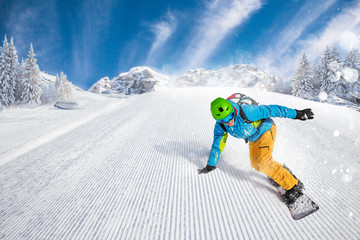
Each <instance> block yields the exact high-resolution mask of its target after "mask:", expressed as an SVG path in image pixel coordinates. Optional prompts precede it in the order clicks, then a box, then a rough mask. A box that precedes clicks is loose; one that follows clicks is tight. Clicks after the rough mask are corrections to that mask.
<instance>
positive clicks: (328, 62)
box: [317, 46, 341, 95]
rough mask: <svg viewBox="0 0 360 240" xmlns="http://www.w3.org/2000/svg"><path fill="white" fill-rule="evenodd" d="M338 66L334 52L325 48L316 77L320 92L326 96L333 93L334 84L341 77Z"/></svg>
mask: <svg viewBox="0 0 360 240" xmlns="http://www.w3.org/2000/svg"><path fill="white" fill-rule="evenodd" d="M339 66H340V65H339V62H338V61H337V57H336V54H335V53H334V50H333V49H332V50H330V49H329V47H328V46H326V48H325V50H324V52H323V54H322V55H321V58H320V61H319V64H318V68H317V76H318V77H319V78H320V91H322V92H325V93H327V94H328V95H329V94H331V93H333V92H334V88H335V86H336V85H335V84H334V83H335V82H336V81H338V80H339V79H340V76H341V72H339ZM339 74H340V75H339Z"/></svg>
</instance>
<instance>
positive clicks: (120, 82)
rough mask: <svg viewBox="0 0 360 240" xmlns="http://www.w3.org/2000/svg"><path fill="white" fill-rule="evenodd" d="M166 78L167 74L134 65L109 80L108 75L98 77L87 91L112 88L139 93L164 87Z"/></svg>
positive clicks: (96, 91)
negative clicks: (127, 70)
mask: <svg viewBox="0 0 360 240" xmlns="http://www.w3.org/2000/svg"><path fill="white" fill-rule="evenodd" d="M168 80H169V77H168V76H165V75H162V74H160V73H157V72H156V71H154V70H152V69H151V68H149V67H134V68H131V69H130V71H129V72H126V73H121V74H120V75H119V76H117V77H115V78H114V79H112V80H111V81H110V80H109V78H108V77H105V78H102V79H100V80H99V81H98V82H96V83H95V84H94V85H93V86H92V87H91V88H90V89H89V91H90V92H94V93H104V92H108V91H111V90H113V91H116V92H118V93H124V94H126V95H130V94H141V93H146V92H151V91H153V90H156V89H159V88H162V87H164V86H165V84H166V83H167V82H168Z"/></svg>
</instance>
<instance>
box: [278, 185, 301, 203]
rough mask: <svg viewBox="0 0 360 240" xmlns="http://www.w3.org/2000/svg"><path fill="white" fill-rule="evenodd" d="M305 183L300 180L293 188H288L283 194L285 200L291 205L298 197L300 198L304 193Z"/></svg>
mask: <svg viewBox="0 0 360 240" xmlns="http://www.w3.org/2000/svg"><path fill="white" fill-rule="evenodd" d="M303 191H304V184H303V183H302V182H301V181H300V180H299V182H298V184H296V185H295V186H294V187H293V188H292V189H290V190H287V191H286V192H285V194H284V195H283V200H284V202H285V203H286V204H287V205H289V204H293V203H294V202H295V201H296V199H298V198H299V197H300V196H301V195H303Z"/></svg>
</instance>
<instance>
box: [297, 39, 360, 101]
mask: <svg viewBox="0 0 360 240" xmlns="http://www.w3.org/2000/svg"><path fill="white" fill-rule="evenodd" d="M359 75H360V58H359V50H358V49H352V50H350V51H349V52H348V53H347V55H346V57H345V60H344V61H343V62H342V61H341V59H340V54H339V51H338V50H337V48H336V46H335V45H333V46H332V47H329V46H327V47H326V48H325V50H324V51H323V53H322V55H321V58H320V60H319V62H318V64H317V66H315V64H312V63H311V62H310V61H309V59H308V57H307V56H306V54H305V53H303V55H302V57H301V58H300V60H299V64H298V66H297V68H296V70H295V72H294V75H293V78H292V83H291V86H292V94H293V95H294V96H297V97H301V98H305V99H309V100H315V101H331V100H332V99H334V98H340V99H343V100H347V101H350V102H352V103H355V104H360V78H359Z"/></svg>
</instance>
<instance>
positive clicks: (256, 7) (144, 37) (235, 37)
mask: <svg viewBox="0 0 360 240" xmlns="http://www.w3.org/2000/svg"><path fill="white" fill-rule="evenodd" d="M5 34H6V35H7V36H8V38H10V37H11V36H13V37H14V40H15V46H16V48H17V50H18V55H19V59H21V58H25V57H26V55H27V51H28V49H29V46H30V43H33V46H34V50H35V53H36V54H37V59H38V64H39V66H40V69H41V70H43V71H46V72H48V73H49V74H52V75H56V73H58V72H60V71H64V72H65V73H66V74H67V76H68V79H69V80H70V81H72V82H73V83H74V84H75V85H77V86H79V87H82V88H84V89H88V88H89V87H90V86H91V85H92V84H93V83H95V82H96V81H97V80H99V79H100V78H102V77H104V76H109V77H110V78H113V77H115V76H117V75H118V74H119V73H121V72H127V71H128V70H129V69H130V68H131V67H134V66H144V65H145V66H149V67H152V68H153V69H155V70H157V71H158V72H161V73H164V74H169V75H180V74H182V73H184V72H186V71H187V70H189V69H194V68H199V67H202V68H205V69H218V68H220V67H225V66H229V65H231V64H238V63H244V64H251V65H253V66H255V67H257V68H259V69H261V70H264V71H266V72H269V73H273V74H277V75H282V76H291V75H292V73H293V71H294V68H295V67H296V65H297V63H298V60H299V57H300V55H301V54H302V53H303V52H305V53H306V54H307V55H308V57H309V59H310V60H311V61H317V59H318V58H319V56H320V55H321V53H322V51H323V50H324V48H325V46H326V45H332V44H336V46H337V47H338V48H339V50H340V52H341V53H342V56H343V55H344V54H345V53H346V52H347V51H348V50H349V49H350V48H353V47H356V48H359V47H360V1H359V0H287V1H285V0H284V1H281V0H195V1H194V0H193V1H190V0H172V1H165V0H152V1H148V0H122V1H110V0H101V1H95V0H86V1H85V0H83V1H76V0H69V1H68V0H57V1H52V0H46V1H40V0H33V1H25V0H22V1H21V0H0V37H1V38H2V39H3V37H4V35H5Z"/></svg>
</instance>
